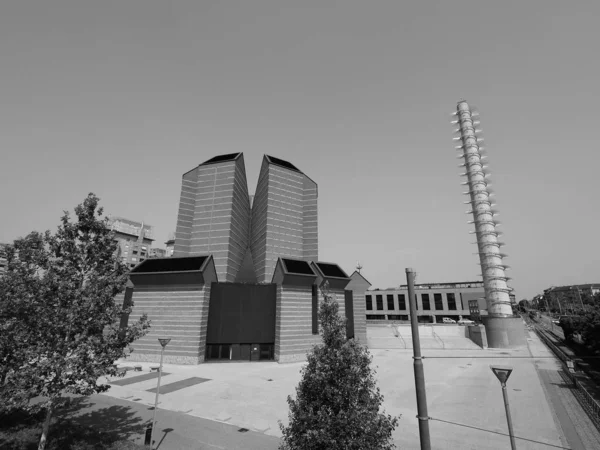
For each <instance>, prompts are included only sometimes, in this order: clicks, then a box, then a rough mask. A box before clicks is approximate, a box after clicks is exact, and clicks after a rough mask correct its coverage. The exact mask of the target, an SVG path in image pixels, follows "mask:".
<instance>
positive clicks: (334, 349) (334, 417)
mask: <svg viewBox="0 0 600 450" xmlns="http://www.w3.org/2000/svg"><path fill="white" fill-rule="evenodd" d="M323 296H324V300H323V302H321V305H320V307H319V323H320V325H321V328H322V333H321V335H322V339H323V343H322V344H318V345H315V346H314V348H313V350H312V352H310V353H309V354H308V355H307V359H308V364H307V365H306V366H304V367H303V369H302V379H301V380H300V384H299V385H298V387H297V388H296V399H295V400H294V399H292V398H291V397H290V396H288V399H287V401H288V404H289V407H290V412H289V425H288V426H287V427H284V426H283V424H281V422H280V424H279V427H280V429H281V431H282V433H283V443H282V445H281V447H280V448H281V449H284V450H321V449H328V450H337V449H339V450H342V449H344V450H365V449H368V450H388V449H392V448H395V446H394V444H393V443H392V442H391V435H392V431H393V430H394V428H395V427H396V426H397V424H398V419H397V418H396V417H391V416H389V415H385V414H384V413H382V412H380V409H381V405H382V403H383V396H382V395H381V393H380V392H379V388H378V387H377V386H376V383H375V377H374V371H373V370H372V369H371V367H370V364H371V360H372V357H371V355H370V354H369V351H368V350H367V349H366V348H365V347H363V346H361V345H360V344H359V343H358V342H356V341H355V340H354V339H349V340H348V339H346V324H345V319H343V318H342V317H340V316H339V315H338V308H339V307H338V303H337V301H336V300H335V299H333V298H332V296H331V295H329V294H328V292H327V291H326V290H324V292H323Z"/></svg>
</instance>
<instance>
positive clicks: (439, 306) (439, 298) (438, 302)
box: [433, 294, 444, 311]
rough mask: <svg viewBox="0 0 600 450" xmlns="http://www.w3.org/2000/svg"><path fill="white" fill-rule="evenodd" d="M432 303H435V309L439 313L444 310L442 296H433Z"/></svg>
mask: <svg viewBox="0 0 600 450" xmlns="http://www.w3.org/2000/svg"><path fill="white" fill-rule="evenodd" d="M433 302H434V303H435V309H437V310H438V311H441V310H442V309H444V302H443V301H442V294H433Z"/></svg>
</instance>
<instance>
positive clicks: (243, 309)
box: [206, 283, 277, 344]
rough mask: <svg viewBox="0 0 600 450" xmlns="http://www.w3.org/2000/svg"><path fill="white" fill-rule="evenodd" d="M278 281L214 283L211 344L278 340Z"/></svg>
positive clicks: (209, 314)
mask: <svg viewBox="0 0 600 450" xmlns="http://www.w3.org/2000/svg"><path fill="white" fill-rule="evenodd" d="M276 294H277V287H276V285H274V284H264V285H258V284H241V283H213V284H212V287H211V292H210V306H209V310H208V330H207V336H206V343H207V344H218V343H226V344H245V343H249V342H251V343H256V344H261V343H273V342H275V308H276Z"/></svg>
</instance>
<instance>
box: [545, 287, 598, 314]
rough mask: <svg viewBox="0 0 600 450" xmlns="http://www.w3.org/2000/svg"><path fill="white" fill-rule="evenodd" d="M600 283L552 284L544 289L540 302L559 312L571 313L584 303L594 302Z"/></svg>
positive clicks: (591, 303) (590, 303)
mask: <svg viewBox="0 0 600 450" xmlns="http://www.w3.org/2000/svg"><path fill="white" fill-rule="evenodd" d="M598 294H600V283H591V284H574V285H569V286H552V287H550V288H548V289H545V290H544V294H543V297H542V298H543V300H542V302H541V303H542V304H543V305H545V306H546V308H548V309H549V310H550V311H555V312H558V313H559V314H568V313H572V312H573V311H575V310H576V309H579V308H581V307H583V306H584V305H593V304H595V303H596V296H597V295H598Z"/></svg>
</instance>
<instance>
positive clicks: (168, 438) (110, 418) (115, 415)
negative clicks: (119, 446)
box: [50, 395, 279, 450]
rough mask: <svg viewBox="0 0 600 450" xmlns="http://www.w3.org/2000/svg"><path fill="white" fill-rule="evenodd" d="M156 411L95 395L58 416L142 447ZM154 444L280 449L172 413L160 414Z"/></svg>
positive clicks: (261, 438)
mask: <svg viewBox="0 0 600 450" xmlns="http://www.w3.org/2000/svg"><path fill="white" fill-rule="evenodd" d="M153 412H154V407H148V406H146V405H144V404H141V403H137V402H130V401H127V400H121V399H117V398H113V397H109V396H106V395H92V396H90V397H74V398H73V399H72V402H71V404H70V405H69V406H67V407H66V408H64V409H63V410H61V411H59V413H58V415H59V416H60V417H65V418H69V419H72V420H73V421H74V422H76V423H79V424H81V425H90V426H93V427H94V428H95V429H98V430H101V431H104V432H106V433H109V434H111V435H113V436H114V437H118V438H120V439H127V440H130V441H133V442H135V443H137V444H140V445H143V444H144V434H145V430H146V428H147V426H148V424H150V423H151V422H152V416H153ZM50 432H52V430H50ZM153 441H154V448H155V449H157V450H192V449H193V450H276V449H277V448H278V446H279V439H278V438H276V437H273V436H267V435H265V434H262V433H257V432H254V431H251V430H248V431H245V430H243V429H242V430H240V427H237V426H234V425H229V424H226V423H222V422H215V421H212V420H207V419H202V418H199V417H193V416H189V415H186V414H183V413H179V412H176V411H169V410H158V411H157V422H156V429H155V432H154V440H153Z"/></svg>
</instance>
